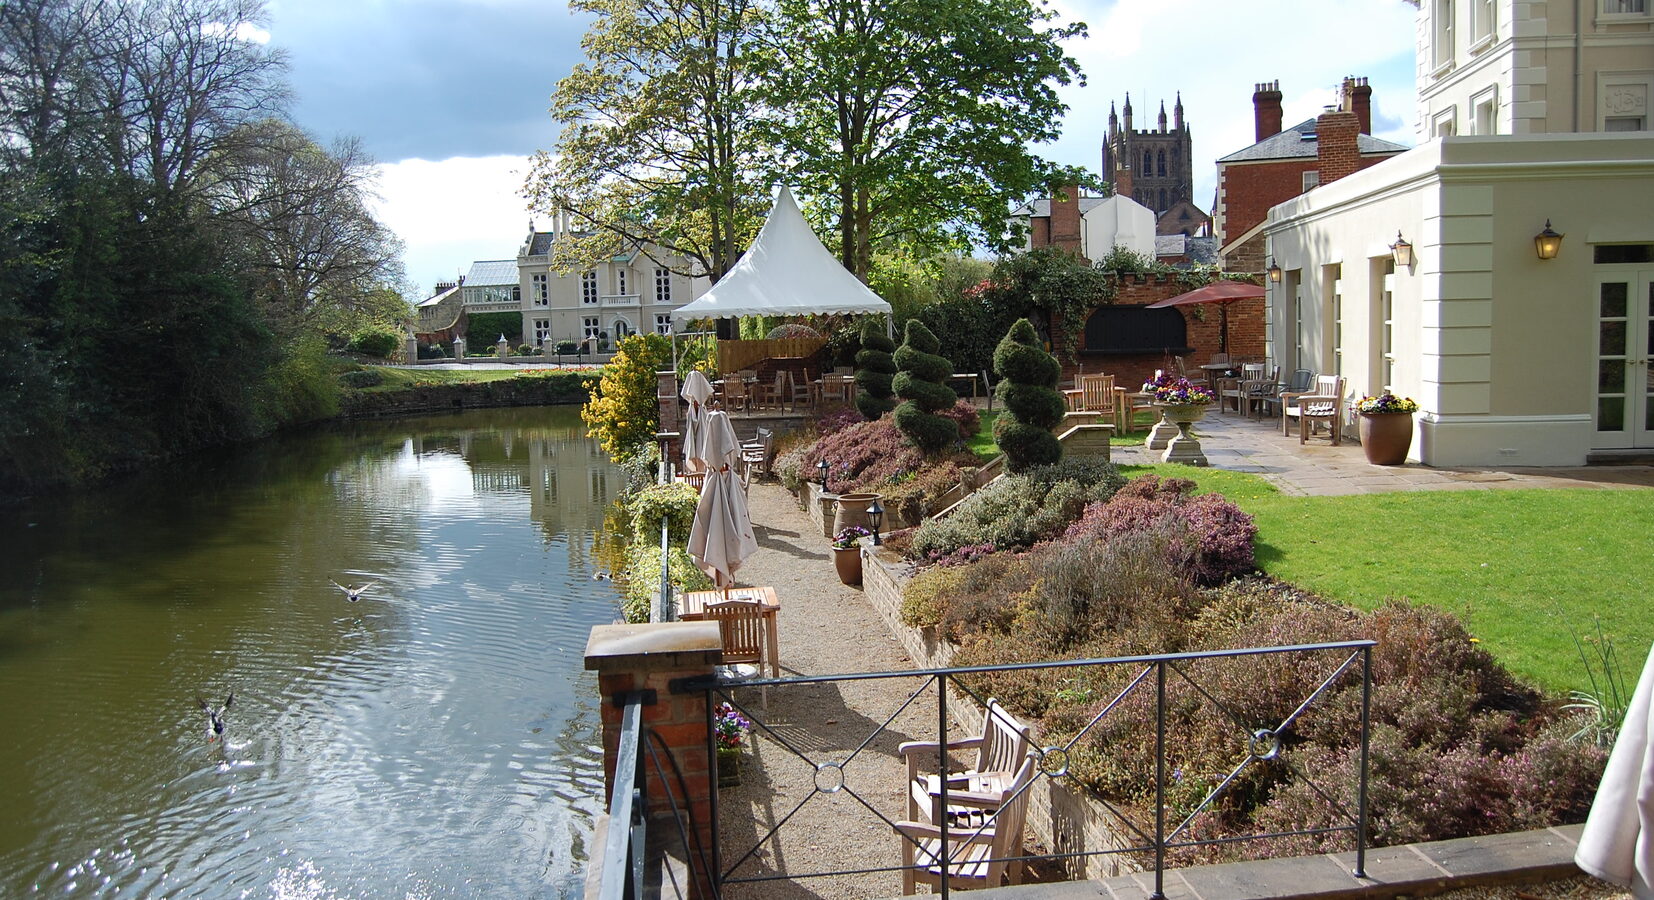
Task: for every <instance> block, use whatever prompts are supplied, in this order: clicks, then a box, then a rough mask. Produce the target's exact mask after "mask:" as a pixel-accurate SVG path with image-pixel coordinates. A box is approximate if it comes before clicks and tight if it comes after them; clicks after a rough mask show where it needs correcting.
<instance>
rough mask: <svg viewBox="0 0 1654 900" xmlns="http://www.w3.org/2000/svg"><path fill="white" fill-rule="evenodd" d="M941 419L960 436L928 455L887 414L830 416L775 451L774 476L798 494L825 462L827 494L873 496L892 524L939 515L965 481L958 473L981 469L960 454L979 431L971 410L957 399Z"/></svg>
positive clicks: (965, 454) (846, 412)
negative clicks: (955, 427)
mask: <svg viewBox="0 0 1654 900" xmlns="http://www.w3.org/2000/svg"><path fill="white" fill-rule="evenodd" d="M940 415H941V416H944V417H946V418H948V419H951V420H953V422H955V423H957V425H958V427H959V433H960V434H961V435H962V436H963V437H961V438H959V439H958V440H956V441H954V443H953V444H952V445H951V446H950V447H948V448H947V449H944V450H942V451H941V452H940V453H937V454H932V455H928V456H927V455H926V454H925V453H923V452H921V451H920V450H919V449H918V448H917V447H915V446H913V445H912V444H911V443H910V442H909V441H908V440H907V438H906V437H905V436H904V435H903V434H902V432H901V430H900V429H899V428H897V426H896V423H895V420H894V417H893V415H892V414H886V415H883V416H881V417H879V418H878V419H876V420H873V421H866V420H864V419H862V418H861V416H860V414H859V413H857V412H856V411H855V410H853V409H844V410H835V411H832V412H829V413H827V414H825V415H823V416H822V417H821V418H820V419H818V420H817V422H816V424H815V428H814V430H813V431H810V432H806V433H801V434H798V435H795V436H794V437H792V438H791V439H790V440H789V441H788V443H786V444H783V445H782V446H780V447H778V448H777V449H778V452H777V455H776V460H775V471H776V474H777V476H778V477H779V478H780V479H781V483H782V484H783V485H784V486H785V487H786V488H787V489H788V490H790V491H794V492H797V491H798V490H799V489H800V488H801V487H802V485H803V483H804V482H805V481H814V480H816V478H817V477H818V476H817V475H816V471H817V468H816V467H817V465H818V464H819V463H820V462H821V461H822V460H826V461H827V463H828V466H829V467H830V468H829V474H828V486H829V487H830V488H831V492H833V493H841V494H842V493H847V492H850V491H870V492H873V493H877V494H879V495H881V496H882V497H883V500H882V501H881V502H882V504H883V505H884V507H885V508H886V509H887V510H889V511H890V513H891V515H892V521H906V522H917V521H919V520H920V519H922V518H924V517H925V516H929V515H933V514H935V513H936V512H938V511H940V510H941V508H942V506H943V496H944V495H945V494H947V493H948V492H949V491H951V490H953V489H954V488H956V487H958V486H959V484H960V482H961V481H962V480H963V479H964V472H963V469H965V468H967V467H975V466H978V465H980V464H981V460H980V459H978V458H977V456H976V454H974V453H971V452H970V451H969V450H966V449H965V440H966V437H973V436H975V435H976V433H977V431H978V429H980V428H981V418H980V416H979V415H978V413H977V410H976V408H975V407H973V406H971V405H970V403H969V402H968V401H964V400H961V401H958V402H957V403H955V404H954V406H953V407H952V408H950V409H947V410H943V411H942V413H940ZM792 441H797V443H792Z"/></svg>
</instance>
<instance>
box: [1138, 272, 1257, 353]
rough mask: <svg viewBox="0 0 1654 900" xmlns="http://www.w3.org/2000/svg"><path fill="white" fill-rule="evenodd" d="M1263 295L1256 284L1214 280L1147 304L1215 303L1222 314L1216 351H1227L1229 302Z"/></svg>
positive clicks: (1165, 306)
mask: <svg viewBox="0 0 1654 900" xmlns="http://www.w3.org/2000/svg"><path fill="white" fill-rule="evenodd" d="M1263 296H1265V291H1264V289H1263V288H1262V287H1261V286H1259V285H1256V284H1248V283H1246V282H1244V281H1214V282H1212V283H1211V284H1208V285H1206V286H1205V287H1202V288H1195V289H1194V290H1192V291H1190V292H1188V293H1187V294H1178V295H1177V296H1176V297H1167V298H1166V299H1164V300H1157V301H1155V302H1154V303H1150V304H1149V305H1148V308H1149V309H1166V308H1167V307H1171V306H1192V305H1194V304H1196V303H1216V304H1217V305H1218V313H1219V315H1221V316H1222V318H1221V319H1220V320H1219V324H1218V352H1219V353H1228V352H1229V304H1231V303H1235V302H1237V301H1240V300H1257V299H1260V298H1262V297H1263Z"/></svg>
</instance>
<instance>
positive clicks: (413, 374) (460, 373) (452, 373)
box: [367, 366, 522, 392]
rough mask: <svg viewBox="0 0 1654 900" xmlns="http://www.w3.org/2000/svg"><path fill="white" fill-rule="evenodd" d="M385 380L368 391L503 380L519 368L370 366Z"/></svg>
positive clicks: (513, 374)
mask: <svg viewBox="0 0 1654 900" xmlns="http://www.w3.org/2000/svg"><path fill="white" fill-rule="evenodd" d="M369 368H371V369H372V370H373V371H375V372H378V373H379V374H380V376H381V377H383V378H384V379H385V380H384V381H382V382H380V384H379V386H378V387H371V388H368V389H367V390H369V391H375V392H379V391H400V390H406V389H407V388H410V387H413V386H414V385H415V384H416V383H417V384H460V383H464V382H483V381H504V380H506V379H508V378H515V377H517V373H518V372H520V371H522V370H521V369H423V368H422V369H401V368H394V367H391V366H370V367H369Z"/></svg>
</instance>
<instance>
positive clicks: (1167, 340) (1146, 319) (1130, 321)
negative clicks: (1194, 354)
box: [1085, 306, 1189, 355]
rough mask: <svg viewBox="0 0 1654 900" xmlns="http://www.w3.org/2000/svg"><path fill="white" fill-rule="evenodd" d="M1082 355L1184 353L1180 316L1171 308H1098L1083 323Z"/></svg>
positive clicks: (1184, 337) (1185, 334)
mask: <svg viewBox="0 0 1654 900" xmlns="http://www.w3.org/2000/svg"><path fill="white" fill-rule="evenodd" d="M1085 352H1086V353H1171V354H1174V355H1181V354H1184V353H1187V352H1189V349H1188V337H1187V332H1186V323H1185V322H1184V319H1183V314H1182V313H1180V312H1178V311H1177V310H1175V309H1146V308H1144V307H1141V306H1099V307H1097V309H1096V310H1094V311H1093V312H1092V313H1091V315H1090V317H1089V318H1087V319H1086V322H1085Z"/></svg>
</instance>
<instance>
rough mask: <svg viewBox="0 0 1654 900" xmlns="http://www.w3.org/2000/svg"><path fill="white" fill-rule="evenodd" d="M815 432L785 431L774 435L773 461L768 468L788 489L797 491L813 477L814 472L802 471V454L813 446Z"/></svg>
mask: <svg viewBox="0 0 1654 900" xmlns="http://www.w3.org/2000/svg"><path fill="white" fill-rule="evenodd" d="M815 441H816V434H815V432H814V431H811V430H803V431H787V432H783V433H781V434H778V435H776V437H775V461H774V462H772V463H771V464H770V468H771V469H772V470H773V471H774V472H775V476H776V478H778V479H780V480H781V485H782V486H783V487H785V488H786V489H787V490H789V491H797V490H799V489H800V488H802V487H803V486H804V482H806V481H809V480H811V479H813V478H815V473H814V472H805V471H804V455H805V454H806V453H809V452H810V448H811V447H813V446H815Z"/></svg>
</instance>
